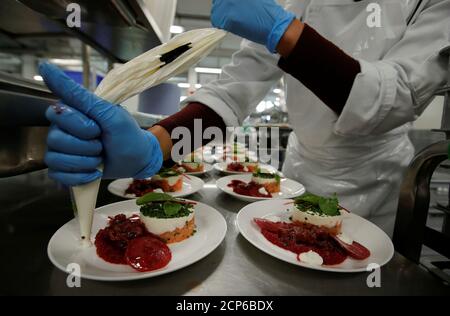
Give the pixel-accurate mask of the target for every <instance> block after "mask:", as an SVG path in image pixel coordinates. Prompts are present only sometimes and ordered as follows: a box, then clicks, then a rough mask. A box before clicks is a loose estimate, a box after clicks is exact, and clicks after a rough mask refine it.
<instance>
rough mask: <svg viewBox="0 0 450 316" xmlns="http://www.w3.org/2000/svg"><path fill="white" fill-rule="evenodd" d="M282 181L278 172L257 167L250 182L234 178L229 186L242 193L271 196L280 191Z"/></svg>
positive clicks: (253, 195) (254, 195) (264, 196)
mask: <svg viewBox="0 0 450 316" xmlns="http://www.w3.org/2000/svg"><path fill="white" fill-rule="evenodd" d="M280 183H281V178H280V176H279V175H278V173H276V172H270V171H267V170H262V169H257V170H256V171H255V172H254V173H253V175H252V178H251V181H250V182H248V183H247V182H244V181H241V180H232V181H231V182H230V183H229V184H228V187H230V188H232V189H233V192H234V193H237V194H240V195H246V196H252V197H263V198H271V197H272V194H275V193H279V192H280Z"/></svg>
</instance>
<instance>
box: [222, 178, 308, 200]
mask: <svg viewBox="0 0 450 316" xmlns="http://www.w3.org/2000/svg"><path fill="white" fill-rule="evenodd" d="M251 179H252V175H251V174H240V175H233V176H228V177H223V178H220V179H219V180H217V182H216V185H217V187H218V188H219V189H221V190H222V191H223V192H225V193H228V194H230V195H232V196H234V197H236V198H238V199H240V200H242V201H245V202H255V201H262V200H276V199H291V198H295V197H297V196H300V195H302V194H303V193H305V191H306V190H305V187H304V186H303V185H302V184H300V183H298V182H297V181H294V180H290V179H286V178H282V179H281V184H280V192H279V193H275V194H272V197H271V198H263V197H253V196H247V195H241V194H237V193H234V192H233V189H232V188H230V187H228V184H230V183H231V181H233V180H240V181H244V182H247V183H248V182H250V181H251Z"/></svg>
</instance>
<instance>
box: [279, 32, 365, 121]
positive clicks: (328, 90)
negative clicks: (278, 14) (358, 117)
mask: <svg viewBox="0 0 450 316" xmlns="http://www.w3.org/2000/svg"><path fill="white" fill-rule="evenodd" d="M278 66H279V67H280V68H281V69H283V71H285V72H286V73H288V74H290V75H292V76H293V77H295V78H296V79H298V80H299V81H300V82H301V83H303V84H304V85H305V86H306V87H307V88H308V89H309V90H311V91H312V92H313V93H314V94H315V95H316V96H317V97H318V98H319V99H320V100H322V102H324V103H325V104H326V105H327V106H328V107H329V108H330V109H332V110H333V111H334V112H335V113H336V114H338V115H340V114H341V113H342V110H343V108H344V106H345V104H346V102H347V99H348V97H349V95H350V92H351V90H352V87H353V83H354V81H355V78H356V76H357V75H358V74H359V73H360V72H361V66H360V64H359V62H358V61H357V60H356V59H354V58H352V57H351V56H349V55H347V54H346V53H345V52H344V51H343V50H341V49H340V48H339V47H337V46H336V45H334V44H333V43H332V42H330V41H328V40H327V39H325V38H324V37H323V36H321V35H320V34H319V33H317V32H316V31H315V30H314V29H313V28H311V27H310V26H308V25H307V24H305V28H304V30H303V32H302V35H301V36H300V38H299V40H298V42H297V44H296V46H295V48H294V49H293V50H292V52H291V54H290V55H289V57H287V58H283V57H282V58H281V59H280V61H279V63H278Z"/></svg>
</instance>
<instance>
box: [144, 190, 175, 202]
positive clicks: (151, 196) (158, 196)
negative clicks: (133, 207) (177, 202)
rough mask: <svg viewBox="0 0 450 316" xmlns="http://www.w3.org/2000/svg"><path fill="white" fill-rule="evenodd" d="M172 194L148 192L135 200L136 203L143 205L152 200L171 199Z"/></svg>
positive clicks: (164, 200) (163, 200)
mask: <svg viewBox="0 0 450 316" xmlns="http://www.w3.org/2000/svg"><path fill="white" fill-rule="evenodd" d="M173 199H174V197H173V196H171V195H169V194H166V193H157V192H150V193H147V194H146V195H144V196H142V197H140V198H139V199H137V200H136V204H137V205H145V204H148V203H152V202H166V201H172V200H173Z"/></svg>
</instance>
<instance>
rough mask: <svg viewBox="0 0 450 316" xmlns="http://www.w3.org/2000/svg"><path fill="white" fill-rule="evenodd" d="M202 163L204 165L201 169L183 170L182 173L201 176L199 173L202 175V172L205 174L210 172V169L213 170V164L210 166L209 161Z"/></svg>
mask: <svg viewBox="0 0 450 316" xmlns="http://www.w3.org/2000/svg"><path fill="white" fill-rule="evenodd" d="M203 165H204V168H203V171H197V172H185V173H184V174H187V175H192V176H201V175H203V174H205V173H208V172H210V171H211V170H213V166H212V165H211V164H209V163H204V164H203Z"/></svg>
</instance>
